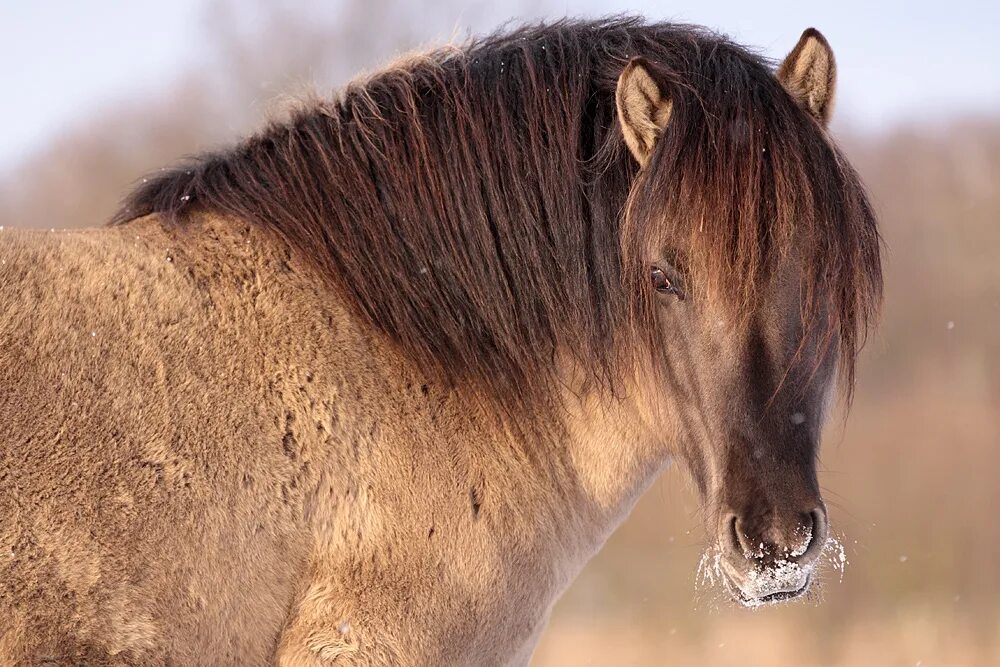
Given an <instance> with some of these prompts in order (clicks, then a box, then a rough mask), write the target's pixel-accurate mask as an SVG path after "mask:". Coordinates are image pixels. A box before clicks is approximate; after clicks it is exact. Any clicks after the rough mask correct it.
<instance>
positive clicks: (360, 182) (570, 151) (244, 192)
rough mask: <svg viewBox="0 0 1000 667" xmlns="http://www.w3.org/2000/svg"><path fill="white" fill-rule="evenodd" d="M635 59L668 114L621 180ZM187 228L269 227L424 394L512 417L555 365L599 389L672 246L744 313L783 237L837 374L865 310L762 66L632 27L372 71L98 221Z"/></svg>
mask: <svg viewBox="0 0 1000 667" xmlns="http://www.w3.org/2000/svg"><path fill="white" fill-rule="evenodd" d="M634 56H643V57H644V58H645V59H646V60H647V61H648V62H649V63H650V66H651V68H652V71H653V73H654V76H656V77H657V78H658V80H659V82H660V83H661V85H662V86H663V87H664V90H665V91H666V92H667V94H668V95H669V96H670V98H671V99H672V101H673V114H672V117H671V125H670V127H669V128H668V131H667V132H666V133H665V134H664V137H663V138H662V139H661V141H660V142H659V144H658V146H657V149H656V152H655V154H654V156H653V159H652V161H651V162H650V164H649V165H648V167H647V169H646V170H644V171H643V172H642V173H641V174H640V173H639V172H638V169H637V167H636V165H635V164H634V162H633V160H632V159H631V157H630V156H629V155H628V153H627V151H626V149H625V145H624V142H623V141H622V137H621V130H620V127H619V126H618V121H617V116H616V114H615V105H614V91H615V86H616V82H617V78H618V75H619V74H620V73H621V71H622V69H623V68H624V66H625V64H626V63H627V62H628V61H629V59H630V58H632V57H634ZM196 211H200V212H216V213H220V214H225V215H230V216H233V217H236V218H239V219H244V220H247V221H251V222H254V223H256V224H260V225H265V226H267V227H270V228H273V229H274V230H275V231H276V232H277V233H278V234H279V235H280V236H281V237H282V238H283V239H285V241H286V242H287V243H288V244H290V245H291V246H292V247H293V248H295V249H296V251H297V252H300V253H302V254H303V255H304V256H305V257H307V258H308V259H309V260H311V261H312V262H313V263H314V264H315V265H316V266H317V267H318V269H319V271H320V272H321V275H323V276H326V277H328V278H329V280H330V281H331V284H332V285H333V286H334V287H335V288H336V289H337V290H338V292H339V293H340V294H342V295H343V297H344V298H345V299H346V301H347V302H348V303H349V304H350V305H351V306H352V308H353V309H354V310H355V311H356V313H357V314H358V315H359V316H360V317H362V318H363V319H364V320H365V321H367V322H369V323H370V324H371V325H373V326H374V327H375V328H376V329H378V330H380V331H381V332H383V333H384V334H385V335H387V336H388V338H389V339H391V340H392V341H394V342H395V343H396V344H397V345H398V347H399V348H400V349H401V350H402V351H403V352H404V353H405V354H406V355H408V356H409V357H410V358H411V359H413V360H414V362H415V363H417V364H418V365H419V366H420V367H421V368H422V369H424V370H425V371H426V372H427V373H429V374H431V375H432V376H433V378H437V379H439V380H441V381H444V382H448V383H466V384H468V385H470V386H472V387H476V388H478V389H480V390H482V391H483V392H484V393H485V394H486V395H488V396H491V397H493V398H495V399H496V400H498V401H499V402H500V403H501V404H502V405H504V406H506V407H507V408H509V409H512V410H523V409H525V408H530V407H531V406H532V405H534V404H538V402H539V401H542V402H544V401H546V400H547V398H546V396H547V394H548V392H550V391H551V387H552V386H553V382H554V381H555V380H557V379H558V374H559V372H560V367H561V365H562V364H564V363H565V362H566V361H567V359H569V360H571V361H572V362H573V363H575V364H577V365H578V366H579V368H581V369H584V370H585V371H586V373H587V374H588V377H589V378H591V379H592V380H593V381H594V382H598V383H602V384H604V385H611V386H615V385H616V383H617V382H618V380H620V378H621V377H622V376H623V374H624V372H625V370H624V369H627V368H629V367H630V365H631V364H633V363H634V362H636V361H637V360H638V356H637V355H638V353H639V351H640V350H642V349H645V347H644V346H646V345H653V346H656V345H662V343H659V341H661V340H663V336H659V335H655V334H654V333H651V332H655V331H656V329H657V324H656V318H655V316H654V313H653V308H652V306H651V299H652V297H651V289H650V286H649V279H648V262H649V257H650V249H651V248H663V247H665V245H668V244H670V243H671V239H675V240H676V239H684V243H685V248H686V253H685V256H686V257H687V261H688V266H686V267H685V271H687V272H690V274H691V282H692V284H694V285H696V286H697V287H696V289H698V290H699V293H700V294H702V295H703V296H704V298H716V299H723V300H726V301H727V302H728V303H730V304H731V305H732V306H733V307H734V308H735V309H736V310H737V311H740V312H749V311H750V310H751V309H752V307H753V303H754V300H755V299H756V298H757V293H758V290H757V288H758V287H760V286H761V285H762V282H763V280H765V279H766V276H767V272H768V269H769V267H771V266H773V265H774V263H775V262H776V261H777V259H778V258H779V257H780V256H781V255H782V254H783V253H786V252H788V250H789V248H790V247H791V244H792V243H793V237H794V247H795V248H796V250H797V251H801V252H802V253H804V255H803V256H804V259H805V260H806V266H807V267H808V271H807V274H806V275H805V277H804V282H803V289H804V290H805V294H807V297H808V298H807V299H806V300H805V302H806V311H807V312H804V313H803V316H804V320H805V321H806V322H810V321H814V320H815V321H818V313H820V312H821V311H822V308H821V305H822V304H829V305H830V306H831V307H830V308H829V309H828V311H832V313H833V316H832V320H833V321H834V323H835V325H836V326H835V327H833V328H832V330H833V331H834V332H835V333H839V336H840V343H841V350H842V352H843V354H842V359H844V360H845V361H844V363H845V366H846V368H847V369H848V371H849V375H850V376H852V377H853V364H854V358H855V356H856V352H857V350H858V348H859V347H860V343H861V341H862V339H863V334H864V331H865V330H866V327H867V323H868V321H869V319H870V318H871V317H872V316H873V315H874V314H875V311H876V310H877V307H878V304H879V299H880V290H881V270H880V265H879V247H878V246H879V241H878V236H877V232H876V230H875V223H874V217H873V215H872V213H871V210H870V207H869V205H868V202H867V199H866V197H865V193H864V190H863V188H862V187H861V185H860V182H859V180H858V178H857V176H856V175H855V174H854V172H853V171H852V170H851V168H850V167H849V166H848V165H847V163H846V161H845V160H843V159H842V158H841V156H840V154H839V153H838V152H837V149H836V148H835V147H834V146H833V145H832V143H831V142H830V141H829V139H828V138H827V137H826V136H825V133H824V131H823V130H822V128H820V127H819V126H818V125H817V124H816V123H815V122H814V121H813V120H812V119H811V118H809V117H808V116H807V114H806V113H805V112H803V111H802V110H801V109H799V108H798V107H797V106H796V104H795V103H794V101H793V100H792V99H791V97H790V96H789V95H788V94H787V93H786V92H785V91H784V90H783V89H782V87H781V85H780V84H779V83H778V82H777V80H776V79H775V78H774V76H773V74H772V65H771V64H770V63H769V62H767V61H766V60H764V59H763V58H761V57H759V56H757V55H755V54H753V53H751V52H749V51H747V50H746V49H744V48H742V47H740V46H738V45H736V44H733V43H732V42H730V41H728V40H727V39H725V38H722V37H720V36H717V35H715V34H712V33H709V32H706V31H703V30H701V29H697V28H693V27H688V26H680V25H672V24H645V23H643V22H642V21H641V20H638V19H634V18H615V19H609V20H603V21H584V22H577V21H564V22H559V23H555V24H549V25H540V26H530V27H525V28H521V29H517V30H513V31H510V32H505V33H501V34H496V35H493V36H489V37H485V38H481V39H478V40H475V41H473V42H471V43H470V44H468V45H466V46H465V47H462V48H448V49H442V50H439V51H435V52H431V53H428V54H426V55H424V56H422V57H419V58H415V59H410V60H408V61H405V62H403V63H401V64H399V65H397V66H392V67H389V68H388V69H385V70H383V71H380V72H377V73H375V74H374V75H371V76H369V77H367V78H366V79H364V80H362V81H358V82H355V83H352V84H349V85H348V86H347V87H346V88H345V89H344V90H343V91H342V92H341V94H340V95H339V96H338V97H337V98H336V99H333V100H326V101H314V102H311V103H310V104H308V105H306V106H304V107H303V108H300V109H298V110H297V111H295V112H293V113H292V114H291V116H290V117H289V118H288V119H286V120H284V121H282V122H274V123H272V124H270V125H269V126H268V127H266V128H265V129H264V130H262V131H261V132H259V133H257V134H255V135H253V136H251V137H249V138H248V139H246V140H244V141H243V142H242V143H240V144H238V145H236V146H235V147H233V148H232V149H230V150H226V151H224V152H220V153H216V154H208V155H201V156H198V157H195V158H193V159H192V160H190V161H188V162H187V163H184V164H181V165H180V166H178V167H177V168H174V169H171V170H167V171H161V172H159V173H157V174H155V175H153V176H151V177H150V178H148V179H147V180H146V182H144V184H142V185H141V186H139V187H138V188H137V189H135V190H134V191H133V192H132V193H131V194H129V195H128V196H127V198H126V199H125V201H124V203H123V206H122V208H121V209H120V210H119V212H118V213H117V215H116V216H115V217H114V219H113V221H112V224H118V223H123V222H127V221H129V220H132V219H136V218H139V217H142V216H145V215H149V214H154V213H155V214H159V215H160V216H161V218H162V219H163V220H165V221H167V222H168V223H171V222H172V223H176V224H182V223H183V222H184V221H185V220H186V219H187V218H188V217H189V216H190V215H191V214H192V213H193V212H196ZM567 355H568V357H567Z"/></svg>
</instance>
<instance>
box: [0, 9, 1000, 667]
mask: <svg viewBox="0 0 1000 667" xmlns="http://www.w3.org/2000/svg"><path fill="white" fill-rule="evenodd" d="M538 5H539V3H527V2H525V3H523V6H519V5H518V3H516V2H515V3H513V5H511V4H506V5H505V6H504V7H503V8H502V11H503V14H498V13H497V12H499V11H501V10H499V9H492V10H484V11H480V12H478V13H477V12H469V11H468V10H466V11H465V13H464V14H463V17H462V21H463V23H464V25H466V26H468V27H469V29H472V30H483V29H487V28H490V27H492V26H495V25H497V24H499V23H500V22H501V21H502V20H504V19H506V18H508V17H509V16H512V15H519V16H525V15H527V14H528V13H529V12H532V11H534V12H537V11H541V10H542V9H543V8H540V7H539V6H538ZM289 6H290V7H291V8H286V9H283V10H275V11H273V12H272V14H271V15H270V16H269V18H268V20H267V21H266V26H267V28H266V30H261V29H258V28H255V27H254V26H247V25H245V24H244V23H243V22H241V11H240V9H243V8H245V4H241V5H237V4H226V3H220V4H215V5H211V7H210V9H209V10H208V12H207V13H206V16H205V20H204V25H203V26H202V32H203V33H204V40H205V45H206V56H205V59H204V62H203V63H201V66H200V67H199V68H198V70H197V71H190V72H186V73H182V74H181V75H180V76H179V77H178V79H177V80H176V81H174V82H172V83H170V82H168V83H166V84H165V85H163V86H162V87H161V88H160V89H159V92H158V93H157V94H156V95H154V96H148V95H147V96H143V97H142V98H140V99H122V100H119V101H118V102H117V103H114V104H110V105H109V106H108V108H106V109H104V110H102V112H101V113H99V114H95V115H94V116H92V117H82V118H80V119H79V121H78V122H77V124H76V126H75V127H71V128H68V129H66V130H65V131H63V132H62V133H61V134H59V135H57V136H54V137H52V140H51V142H50V143H49V145H48V146H47V147H46V148H45V149H44V150H41V151H39V152H37V153H36V154H35V155H34V156H32V157H30V158H29V159H27V160H25V161H24V162H22V163H21V164H18V165H15V166H14V167H13V168H10V169H8V170H6V171H5V172H4V173H2V174H0V225H4V226H7V227H41V228H50V227H56V228H61V227H73V226H93V225H100V224H102V223H103V222H104V221H105V220H106V219H107V218H108V217H109V215H110V214H111V212H112V211H113V210H114V207H115V203H116V202H117V200H118V198H119V197H120V196H121V195H122V194H123V193H124V192H125V191H126V190H127V189H128V188H129V187H130V185H131V184H132V183H133V182H134V181H135V180H136V179H137V178H138V177H140V176H141V175H142V174H143V173H144V172H147V171H150V170H152V169H155V168H157V167H160V166H163V165H166V164H169V163H170V162H172V161H174V160H176V159H177V158H178V157H180V156H183V155H185V154H190V153H193V152H197V151H199V150H203V149H206V148H211V147H213V146H217V145H219V144H220V143H224V142H226V141H230V140H232V139H233V138H235V137H237V136H239V135H240V134H241V133H243V132H245V131H246V130H247V129H248V128H252V127H253V126H255V125H256V124H259V123H260V122H261V120H262V119H263V118H264V117H265V116H266V115H267V113H268V112H269V111H270V110H271V109H272V108H273V107H274V105H275V104H277V102H275V100H280V98H281V96H282V95H287V94H289V93H292V94H294V93H295V92H300V91H302V90H303V89H304V88H305V87H306V85H307V84H311V83H315V84H318V89H319V90H328V89H330V87H332V86H333V85H335V84H336V83H339V82H343V81H344V80H345V79H347V78H348V77H350V76H351V75H352V74H354V73H357V72H359V71H361V70H363V69H365V68H370V67H373V66H376V65H377V64H378V63H379V62H380V61H384V60H385V59H386V58H387V57H389V56H390V55H391V54H393V53H396V52H398V51H400V50H405V49H411V48H414V47H417V46H419V45H420V44H421V42H422V41H423V40H425V39H427V35H426V34H424V33H421V32H420V31H419V30H418V29H415V28H413V27H412V26H420V25H433V24H434V21H433V20H428V17H427V13H428V12H431V13H433V12H434V11H441V12H442V16H445V15H446V12H447V3H443V4H442V5H441V9H428V8H427V7H419V6H416V5H414V6H412V7H411V6H410V5H409V4H407V3H403V2H394V1H393V0H364V1H363V2H357V1H356V2H347V3H343V4H342V9H341V10H340V11H338V12H328V13H327V15H324V16H321V17H317V16H313V15H310V13H309V12H308V11H307V10H305V9H304V6H299V5H296V4H295V3H292V4H291V5H289ZM258 9H259V7H258ZM415 12H419V13H420V14H421V15H420V16H419V17H418V16H416V14H415ZM373 16H380V17H393V18H392V20H388V21H386V22H385V24H383V25H380V26H379V28H378V29H377V30H376V29H373V28H372V26H371V25H370V20H371V17H373ZM418 18H419V19H420V20H417V19H418ZM463 34H464V33H463V32H457V33H456V36H457V37H459V38H460V37H461V36H462V35H463ZM836 134H837V135H838V138H839V140H840V141H841V143H842V144H843V145H845V147H846V148H847V152H848V154H849V156H850V157H851V158H852V159H853V161H854V163H855V165H856V166H857V167H858V169H859V170H860V172H861V173H862V175H863V176H864V178H865V180H866V182H867V184H868V186H869V188H870V190H871V193H872V197H873V199H874V201H875V203H876V206H877V208H878V210H879V212H880V214H881V222H882V231H883V235H884V238H885V243H886V248H887V253H886V272H887V274H886V278H887V292H886V307H885V312H884V319H883V323H882V326H881V328H880V329H879V331H878V333H877V334H876V335H875V336H874V337H873V338H872V340H871V341H870V343H869V346H868V348H867V349H866V352H865V354H864V359H863V362H862V364H861V366H860V371H859V386H858V390H857V396H856V399H855V403H854V407H853V410H852V413H851V415H850V418H849V419H848V420H846V421H845V420H844V419H843V417H841V418H840V419H835V420H834V421H833V423H832V424H831V427H830V428H829V429H828V433H827V437H826V441H825V444H824V450H823V459H822V468H823V471H822V481H823V485H824V488H825V489H826V492H825V495H826V497H827V500H828V503H829V504H830V505H831V514H832V520H833V525H834V528H835V530H836V531H837V533H838V534H839V536H840V537H841V539H842V541H843V543H844V545H845V547H846V549H847V556H848V559H849V561H850V565H849V566H848V567H847V569H846V572H845V573H844V576H843V578H842V580H841V579H840V577H839V575H838V574H837V573H833V572H831V573H829V574H828V575H827V577H826V583H825V585H824V586H823V589H822V591H821V592H820V593H819V594H818V595H816V596H814V599H812V600H810V601H807V602H804V603H799V604H795V605H790V606H785V607H780V608H768V609H763V610H758V611H753V612H751V611H745V610H742V609H734V608H732V607H731V605H729V604H728V603H726V602H724V601H723V600H721V599H720V598H719V597H718V596H717V595H716V594H714V593H712V592H710V591H702V590H698V589H697V588H696V585H695V570H696V566H697V563H698V560H699V557H700V555H701V552H702V549H703V548H704V544H705V535H704V531H703V529H702V527H701V519H700V514H699V507H698V503H697V499H696V498H695V496H694V494H693V493H692V492H691V490H690V489H689V488H688V486H687V483H686V482H685V481H684V479H683V477H682V475H681V473H680V472H678V471H671V472H668V473H667V474H666V475H665V476H664V478H663V479H662V480H661V481H660V482H658V483H657V484H656V485H655V486H654V488H653V489H651V490H650V492H649V493H648V494H647V495H646V496H645V498H644V499H643V500H642V501H641V502H640V504H639V506H638V507H637V509H636V510H635V512H634V513H633V515H632V517H631V518H630V519H629V520H628V521H627V523H626V524H625V525H624V526H623V527H622V528H621V530H619V531H618V533H616V534H615V535H614V537H613V538H612V539H611V540H610V542H609V543H608V545H607V546H606V548H605V549H604V550H603V551H602V552H601V553H600V554H599V555H598V556H597V558H596V559H595V560H594V561H593V562H592V563H591V564H590V565H589V566H588V568H587V569H586V570H585V571H584V573H583V575H582V576H581V578H580V579H579V580H578V581H577V582H576V584H575V585H574V586H573V587H572V588H571V589H570V591H569V592H568V593H567V595H566V596H565V598H564V599H563V600H562V601H561V602H560V603H559V605H558V606H557V608H556V612H555V614H554V617H553V620H552V624H551V626H550V628H549V629H548V631H547V633H546V635H545V636H544V638H543V640H542V643H541V645H540V647H539V650H538V652H537V654H536V656H535V659H534V662H533V664H534V665H536V666H537V667H549V666H556V665H573V666H575V665H586V664H592V665H748V666H754V665H768V666H772V665H800V666H803V667H804V666H807V665H948V666H957V665H984V666H986V665H991V666H996V665H1000V518H998V517H1000V483H998V481H997V477H998V475H1000V187H998V186H1000V109H998V110H997V114H996V115H994V116H992V117H978V118H963V117H960V116H956V117H950V118H940V119H937V120H936V122H934V123H933V125H931V124H927V125H924V126H911V127H898V128H895V129H892V130H887V131H879V132H877V133H873V132H871V131H869V132H851V131H846V130H845V131H839V132H837V133H836Z"/></svg>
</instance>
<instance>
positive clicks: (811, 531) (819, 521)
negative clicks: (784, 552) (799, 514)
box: [792, 505, 830, 565]
mask: <svg viewBox="0 0 1000 667" xmlns="http://www.w3.org/2000/svg"><path fill="white" fill-rule="evenodd" d="M808 517H809V518H808V521H809V525H808V532H807V534H808V535H809V541H808V542H807V543H806V544H805V545H804V548H801V549H800V552H799V553H793V554H792V555H793V556H794V558H793V560H795V561H796V562H797V563H799V564H801V565H806V564H808V563H811V562H813V561H814V560H816V559H817V558H819V556H820V554H821V553H822V552H823V549H824V548H825V547H826V541H827V539H828V538H829V536H830V528H829V523H828V521H827V518H826V508H824V507H823V506H822V505H820V506H819V507H817V508H816V509H814V510H813V511H811V512H809V514H808Z"/></svg>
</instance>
